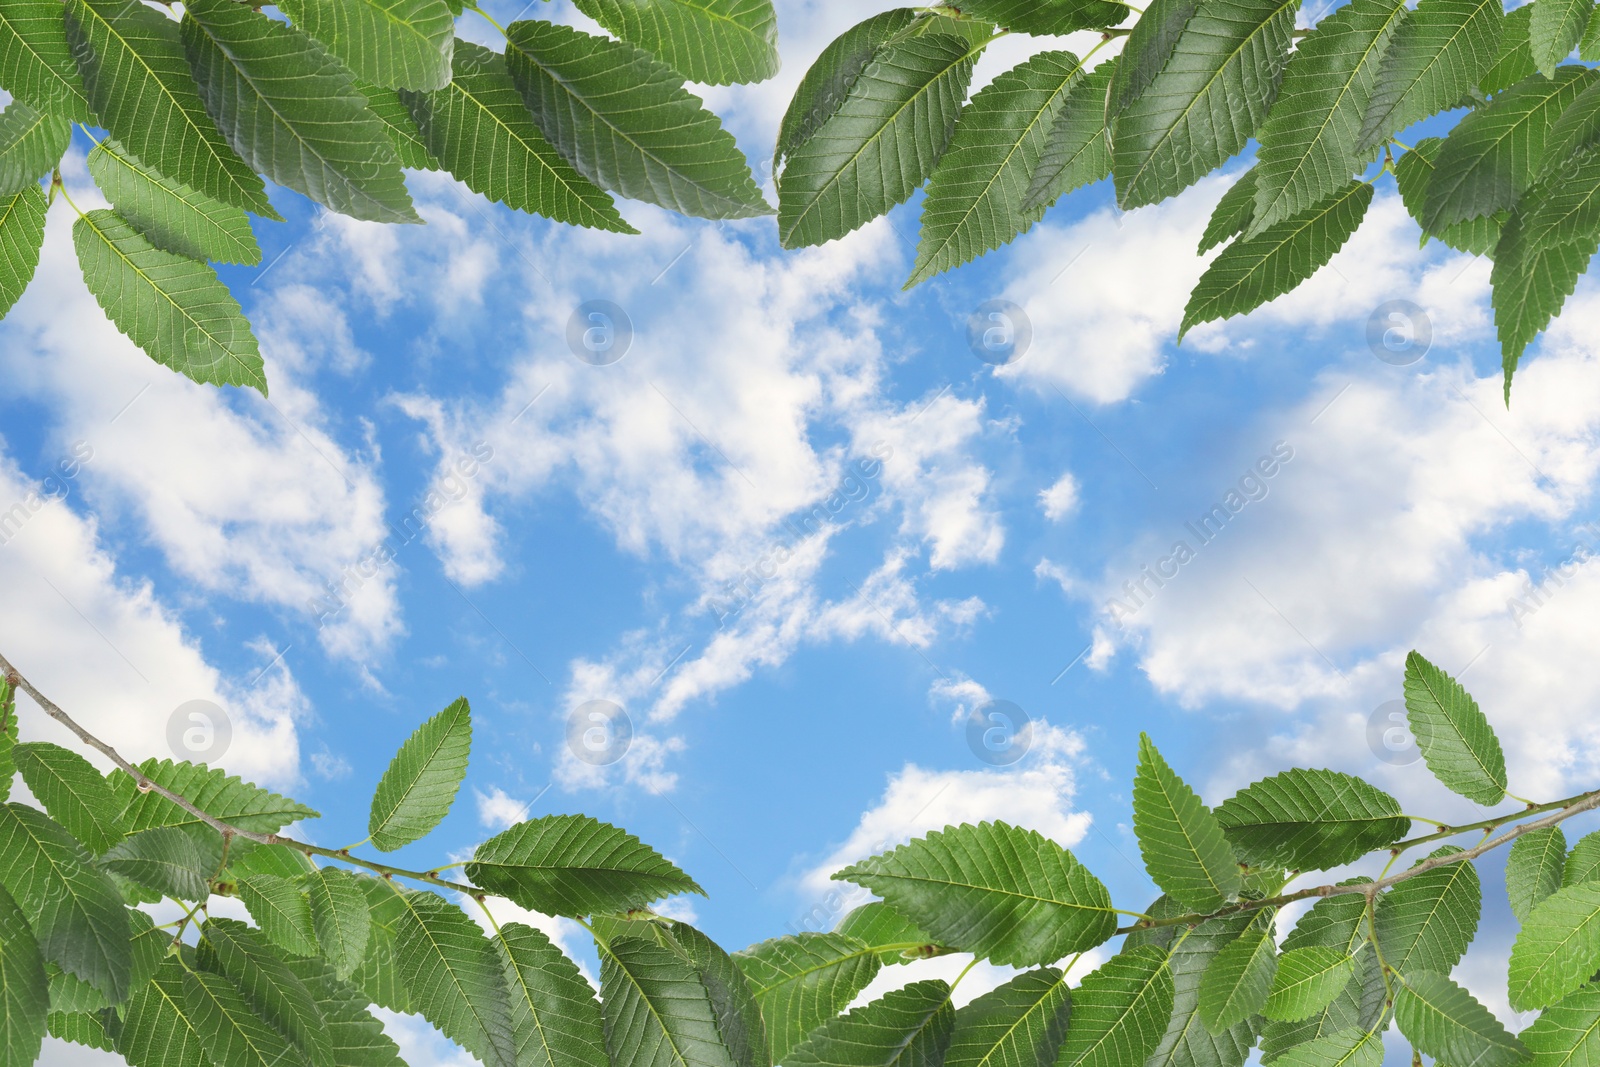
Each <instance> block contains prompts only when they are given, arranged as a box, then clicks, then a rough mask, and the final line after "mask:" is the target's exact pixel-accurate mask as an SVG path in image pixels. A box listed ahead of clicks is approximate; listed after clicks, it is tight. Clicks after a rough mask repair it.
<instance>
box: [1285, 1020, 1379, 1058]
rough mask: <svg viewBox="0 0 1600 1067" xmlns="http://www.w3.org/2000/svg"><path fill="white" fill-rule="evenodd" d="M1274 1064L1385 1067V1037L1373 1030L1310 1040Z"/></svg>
mask: <svg viewBox="0 0 1600 1067" xmlns="http://www.w3.org/2000/svg"><path fill="white" fill-rule="evenodd" d="M1274 1062H1276V1063H1277V1064H1279V1065H1280V1067H1382V1064H1383V1038H1382V1037H1381V1036H1380V1035H1378V1034H1377V1033H1374V1032H1371V1031H1364V1030H1360V1029H1352V1030H1341V1031H1339V1032H1338V1033H1335V1034H1329V1035H1327V1036H1325V1037H1318V1038H1316V1039H1314V1040H1312V1041H1308V1042H1306V1043H1305V1044H1303V1045H1300V1046H1298V1047H1296V1048H1294V1049H1293V1050H1291V1051H1290V1052H1288V1053H1287V1054H1286V1055H1284V1056H1282V1057H1280V1058H1279V1059H1278V1060H1276V1061H1274Z"/></svg>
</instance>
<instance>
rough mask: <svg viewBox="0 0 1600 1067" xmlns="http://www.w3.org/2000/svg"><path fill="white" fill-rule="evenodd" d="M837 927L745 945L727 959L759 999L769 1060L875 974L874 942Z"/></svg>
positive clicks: (877, 959) (842, 1006)
mask: <svg viewBox="0 0 1600 1067" xmlns="http://www.w3.org/2000/svg"><path fill="white" fill-rule="evenodd" d="M888 943H892V942H885V941H872V942H868V941H864V940H861V939H859V938H856V937H853V936H850V935H848V934H846V933H844V932H843V931H841V932H838V933H832V934H817V933H802V934H795V935H792V936H789V937H779V938H774V939H772V940H770V941H763V942H761V943H760V944H757V945H751V946H750V947H749V948H747V949H745V950H744V951H743V952H739V953H735V955H734V957H733V959H734V962H735V963H736V964H738V966H739V970H740V971H742V972H743V973H744V976H745V981H746V982H747V983H749V986H750V991H751V993H752V994H754V995H755V998H756V1002H757V1003H758V1004H760V1005H761V1014H762V1017H763V1018H764V1019H765V1020H766V1024H767V1044H768V1047H769V1049H770V1050H771V1054H772V1060H773V1062H774V1063H781V1062H783V1059H784V1057H785V1056H787V1055H788V1054H789V1050H790V1049H792V1048H794V1047H795V1046H796V1045H798V1044H799V1043H800V1042H801V1041H803V1040H805V1037H806V1035H807V1034H809V1033H811V1032H812V1031H813V1030H815V1029H816V1028H817V1027H819V1026H821V1025H822V1024H823V1023H824V1022H826V1021H827V1020H829V1019H832V1018H833V1017H834V1016H836V1015H838V1014H839V1013H840V1012H841V1011H843V1010H844V1009H845V1006H846V1005H848V1004H849V1003H850V1001H851V1000H853V999H854V998H855V996H856V994H857V993H859V992H861V991H862V990H863V989H865V988H866V987H867V983H869V982H871V981H872V979H873V978H874V977H876V976H877V973H878V970H879V968H880V966H881V964H880V957H881V954H880V953H879V952H878V951H876V950H875V946H876V945H880V944H888Z"/></svg>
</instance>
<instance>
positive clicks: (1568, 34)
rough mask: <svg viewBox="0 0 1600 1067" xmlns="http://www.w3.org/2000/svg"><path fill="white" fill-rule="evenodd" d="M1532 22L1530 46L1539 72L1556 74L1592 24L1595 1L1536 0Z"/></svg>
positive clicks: (1552, 75)
mask: <svg viewBox="0 0 1600 1067" xmlns="http://www.w3.org/2000/svg"><path fill="white" fill-rule="evenodd" d="M1532 7H1533V14H1532V15H1531V16H1530V19H1531V21H1530V22H1529V24H1528V46H1529V51H1530V54H1531V55H1532V56H1533V62H1534V65H1535V66H1536V67H1538V68H1539V73H1540V74H1543V75H1544V76H1545V77H1546V78H1554V77H1555V76H1556V68H1557V67H1559V66H1560V65H1561V63H1562V61H1563V60H1565V59H1566V58H1567V57H1568V56H1570V55H1571V54H1572V50H1573V49H1574V48H1576V47H1578V41H1580V40H1581V39H1582V38H1583V31H1584V30H1585V29H1587V28H1588V26H1589V12H1590V11H1592V10H1594V2H1593V0H1534V3H1533V4H1532Z"/></svg>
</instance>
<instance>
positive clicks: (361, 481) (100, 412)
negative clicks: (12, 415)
mask: <svg viewBox="0 0 1600 1067" xmlns="http://www.w3.org/2000/svg"><path fill="white" fill-rule="evenodd" d="M81 168H82V158H81V157H80V156H76V155H74V156H72V157H70V158H69V160H68V169H69V170H72V171H74V173H75V174H76V175H77V176H78V177H80V178H81V177H82V174H81ZM92 199H93V198H92V197H91V200H92ZM85 206H86V207H87V206H88V205H85ZM69 223H70V216H69V214H68V213H67V212H66V210H65V208H64V207H63V208H61V209H58V210H57V211H56V212H54V213H53V215H52V217H51V219H50V223H49V226H48V229H47V233H46V241H45V248H44V253H43V257H42V259H41V262H40V265H39V270H38V273H37V275H36V276H35V279H34V282H33V284H32V286H31V287H30V288H29V290H28V292H27V294H26V295H25V296H24V297H23V299H22V300H21V301H20V302H19V303H18V304H17V306H16V308H14V309H13V311H12V312H11V314H10V315H9V316H8V317H7V319H6V322H5V325H4V327H3V329H4V336H5V337H6V339H7V343H6V344H5V345H4V355H3V357H0V359H3V366H4V370H5V375H6V380H7V383H8V385H9V386H10V388H11V389H12V391H13V394H14V395H16V396H19V397H23V398H28V399H32V400H34V401H36V402H39V403H41V404H42V405H44V407H45V408H46V410H47V412H48V416H47V418H48V423H47V434H48V437H49V439H50V441H51V442H52V444H53V446H54V447H55V448H56V449H57V450H59V451H60V452H62V453H63V454H66V453H67V452H68V450H69V449H71V448H73V447H74V446H75V445H76V444H77V443H79V442H81V443H82V445H83V447H86V448H89V449H92V451H93V459H92V461H90V462H88V463H86V464H85V465H84V470H83V473H82V475H81V476H80V478H79V484H80V485H81V486H82V488H83V491H84V493H85V495H86V496H87V497H88V498H89V499H90V501H91V502H92V503H93V505H94V507H95V509H96V510H97V511H98V512H99V513H101V514H102V515H104V516H106V517H107V519H108V521H109V520H122V519H124V518H130V519H132V520H133V521H135V522H136V523H137V524H138V526H139V528H140V529H141V531H142V533H143V535H144V536H147V537H148V538H149V539H150V540H151V541H152V542H153V543H154V544H155V546H156V547H157V548H158V549H159V550H160V551H161V553H162V554H163V557H164V558H165V560H166V562H167V565H168V566H169V567H170V568H171V569H172V570H173V571H175V572H176V573H178V574H179V575H181V576H183V577H184V578H185V579H187V580H189V581H192V582H194V583H195V584H196V585H197V586H198V587H199V588H200V589H201V590H203V591H204V592H205V593H207V594H221V595H224V596H228V597H232V598H234V599H237V600H241V601H246V602H255V603H261V604H266V605H268V606H270V607H273V608H275V609H277V610H279V611H281V612H283V613H285V614H286V615H288V616H289V617H290V618H292V619H293V620H294V622H295V624H296V625H299V626H302V627H307V628H309V627H310V626H312V625H314V624H315V616H314V615H313V614H311V613H310V612H308V609H307V605H308V603H309V602H310V601H311V600H312V598H313V597H316V596H319V595H320V594H322V593H323V592H324V590H325V587H326V584H327V583H328V582H330V581H338V580H341V578H342V571H343V570H344V569H345V568H346V567H347V566H348V565H349V564H352V563H354V562H356V561H357V560H358V559H360V558H361V556H362V555H363V553H365V552H366V551H367V550H369V549H370V547H371V546H372V545H373V544H375V543H376V542H378V541H380V540H381V539H382V538H383V537H384V536H385V534H386V530H385V527H384V522H383V510H384V500H383V492H382V489H381V487H380V485H379V482H378V479H377V477H376V475H375V473H374V462H375V457H371V456H366V457H362V456H359V455H357V454H354V452H353V451H352V450H348V449H346V448H345V447H343V446H341V445H340V443H339V442H338V440H337V435H336V432H335V429H334V427H332V426H331V425H330V423H329V418H328V415H327V412H326V411H325V410H324V409H323V407H322V405H321V404H320V403H319V401H318V400H317V399H316V397H315V395H314V394H313V393H312V392H311V391H310V390H309V389H308V388H307V386H306V384H305V382H304V376H305V374H307V373H309V372H310V370H311V367H310V364H313V363H316V364H319V365H322V364H327V365H331V366H334V367H338V366H346V367H348V366H352V365H355V364H357V363H359V362H360V361H361V360H362V359H364V358H365V357H364V355H363V354H361V353H359V352H356V351H355V350H354V346H353V343H352V342H351V341H350V328H349V325H348V323H347V321H346V319H345V316H344V312H343V311H342V310H341V309H340V307H339V306H338V303H337V302H336V301H334V300H331V299H329V298H328V296H327V295H326V294H318V293H317V292H315V291H312V290H309V289H307V288H306V287H304V286H300V285H288V286H286V287H285V288H284V289H283V290H279V291H273V292H269V293H267V294H266V295H265V296H264V298H263V299H261V300H260V301H259V304H258V306H257V307H256V309H255V312H254V314H253V317H252V321H253V325H254V327H255V329H256V332H257V336H258V337H259V338H260V340H261V343H262V351H263V354H264V357H265V359H266V362H267V373H268V378H269V381H270V383H271V388H272V396H271V399H270V400H265V399H262V398H261V397H259V396H258V395H257V394H255V393H253V392H245V391H240V390H221V389H217V388H215V387H212V386H198V385H194V384H193V383H190V382H188V381H187V380H185V379H183V378H181V377H179V376H178V375H176V374H174V373H173V372H172V371H170V370H168V369H166V368H164V367H161V366H158V365H156V364H155V363H153V362H152V361H151V360H150V359H149V357H147V356H146V355H145V354H144V353H143V352H141V351H139V350H138V349H137V348H136V347H135V346H134V345H133V344H132V343H131V342H129V341H128V340H127V339H126V338H125V337H123V336H122V335H121V334H120V333H118V332H117V330H116V328H115V327H114V326H112V325H111V323H110V322H109V320H107V319H106V317H105V316H104V315H103V313H102V312H101V311H100V309H99V307H98V305H97V304H96V303H95V302H94V300H93V298H92V297H91V296H90V295H89V293H88V291H87V289H86V288H85V286H84V283H83V279H82V276H81V274H80V272H79V269H78V265H77V261H76V257H75V255H74V253H73V251H72V244H71V237H70V234H69V230H70V225H69ZM272 277H273V276H272V275H268V278H269V279H271V278H272ZM285 278H286V279H287V276H285ZM399 629H400V622H399V619H398V606H397V603H396V598H395V594H394V589H393V586H392V582H391V580H390V579H389V578H388V577H386V576H383V575H380V576H378V577H377V578H376V579H374V580H371V581H368V582H365V583H364V584H363V588H362V589H361V590H360V592H359V593H358V594H356V595H355V597H354V599H353V602H352V603H351V604H350V606H349V607H348V608H347V609H346V610H345V611H343V612H341V613H340V614H339V615H338V616H337V617H335V618H334V619H333V620H332V621H331V622H330V623H329V624H328V625H327V626H326V627H324V628H323V629H322V630H321V631H320V633H319V635H318V636H319V638H320V640H321V641H322V643H323V644H324V646H325V647H326V648H327V649H328V650H329V651H330V652H332V653H333V654H335V655H339V656H346V657H351V658H362V657H366V656H370V655H372V654H374V653H376V652H378V651H381V650H382V649H383V648H385V647H387V645H388V643H389V641H391V640H392V639H393V637H394V636H395V635H396V634H397V633H398V632H399Z"/></svg>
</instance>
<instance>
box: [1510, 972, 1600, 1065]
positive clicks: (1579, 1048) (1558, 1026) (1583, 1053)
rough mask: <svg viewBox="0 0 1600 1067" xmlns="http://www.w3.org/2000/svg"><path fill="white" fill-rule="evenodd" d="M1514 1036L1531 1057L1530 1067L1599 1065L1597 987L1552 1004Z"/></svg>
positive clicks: (1599, 998)
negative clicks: (1531, 1065) (1519, 1039)
mask: <svg viewBox="0 0 1600 1067" xmlns="http://www.w3.org/2000/svg"><path fill="white" fill-rule="evenodd" d="M1518 1036H1519V1037H1520V1038H1521V1039H1522V1043H1523V1044H1524V1045H1526V1046H1527V1048H1528V1050H1529V1051H1530V1052H1532V1053H1533V1067H1593V1065H1594V1064H1595V1063H1600V987H1596V986H1585V987H1584V988H1582V989H1580V990H1578V991H1577V992H1576V993H1573V994H1571V995H1570V996H1568V997H1566V998H1564V999H1563V1000H1562V1001H1561V1002H1560V1003H1559V1004H1552V1005H1551V1006H1550V1007H1548V1008H1546V1009H1545V1010H1544V1011H1543V1012H1541V1013H1540V1014H1539V1018H1538V1019H1536V1020H1534V1023H1533V1025H1532V1026H1530V1027H1528V1028H1527V1029H1526V1030H1524V1031H1522V1033H1521V1034H1519V1035H1518Z"/></svg>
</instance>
